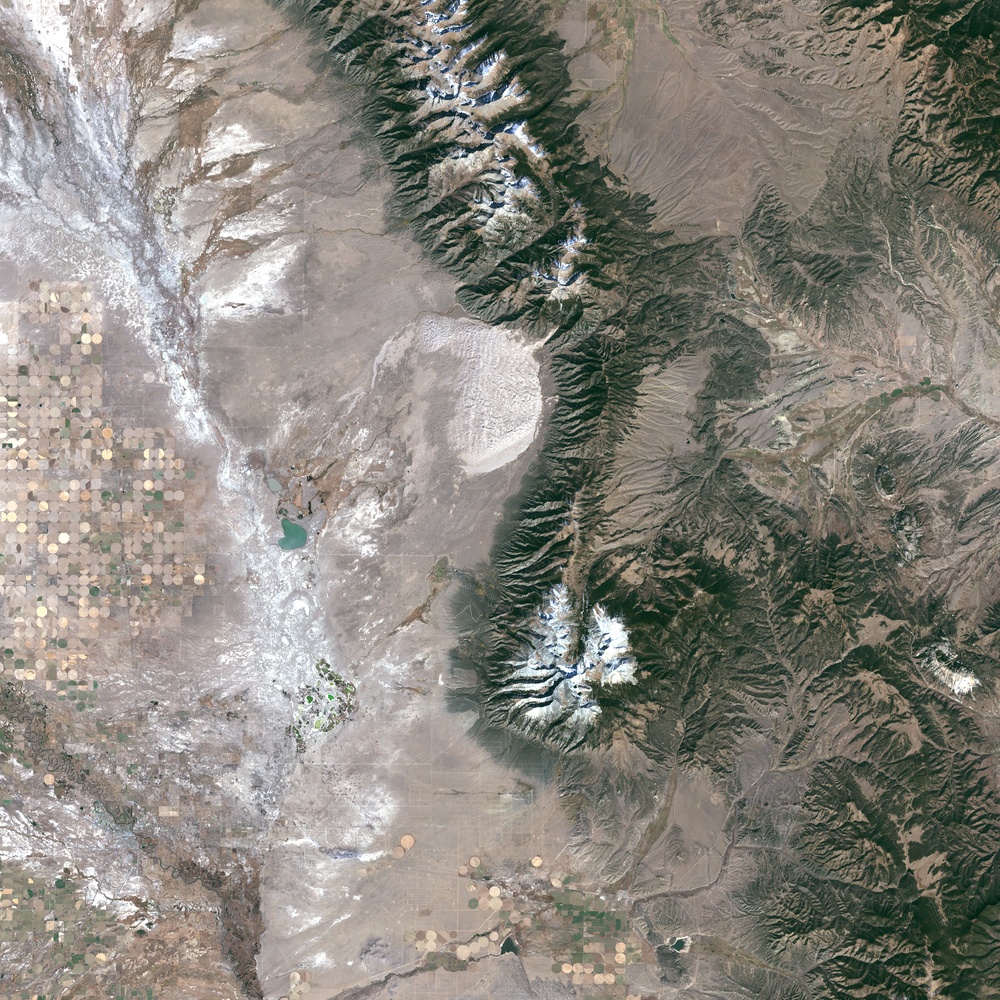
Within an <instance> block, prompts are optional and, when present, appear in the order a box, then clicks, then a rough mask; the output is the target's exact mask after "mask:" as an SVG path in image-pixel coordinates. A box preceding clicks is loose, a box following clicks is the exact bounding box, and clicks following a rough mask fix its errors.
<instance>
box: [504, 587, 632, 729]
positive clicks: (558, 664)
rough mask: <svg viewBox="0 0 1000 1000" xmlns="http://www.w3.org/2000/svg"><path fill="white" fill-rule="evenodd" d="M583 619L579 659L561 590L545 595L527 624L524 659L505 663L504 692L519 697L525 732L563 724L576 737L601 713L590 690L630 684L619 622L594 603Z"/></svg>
mask: <svg viewBox="0 0 1000 1000" xmlns="http://www.w3.org/2000/svg"><path fill="white" fill-rule="evenodd" d="M589 618H590V621H589V624H588V626H587V633H586V637H585V639H584V643H583V650H582V652H581V653H580V654H579V655H577V653H576V651H577V649H578V647H579V628H578V625H577V615H576V612H575V609H574V607H573V603H572V601H571V600H570V596H569V590H568V589H567V588H566V587H565V586H564V585H562V584H560V585H558V586H556V587H554V588H553V589H552V590H551V591H550V592H549V594H548V596H547V597H546V598H545V600H544V601H543V603H542V607H541V609H540V610H539V611H538V613H537V614H536V615H535V617H534V618H533V619H532V621H531V623H530V626H529V628H530V632H531V637H530V639H529V644H528V648H527V650H526V653H525V656H524V657H523V658H522V659H519V660H515V661H512V662H511V666H512V667H514V671H513V672H512V674H511V677H510V681H509V682H508V684H507V691H508V692H509V693H512V694H516V695H519V697H518V698H517V699H516V701H515V703H514V706H515V707H514V715H515V718H520V720H521V721H522V722H523V723H524V724H525V725H526V726H527V728H529V729H531V728H534V727H536V726H538V725H540V724H550V723H553V722H563V723H564V725H565V726H567V727H568V728H569V729H570V730H572V731H575V732H576V733H578V734H582V733H583V732H585V731H586V730H587V729H589V728H590V727H591V726H593V725H594V723H595V722H596V721H597V718H598V716H599V715H600V713H601V708H600V705H598V704H597V702H596V701H595V699H594V688H595V686H602V687H603V686H606V685H609V684H634V683H635V681H636V661H635V657H634V656H633V655H632V651H631V647H630V645H629V637H628V632H627V630H626V629H625V624H624V622H623V621H622V620H621V619H620V618H616V617H614V616H613V615H610V614H608V613H607V612H606V611H605V610H604V608H602V607H601V606H600V605H599V604H597V605H594V607H592V608H591V609H590V616H589Z"/></svg>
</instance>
